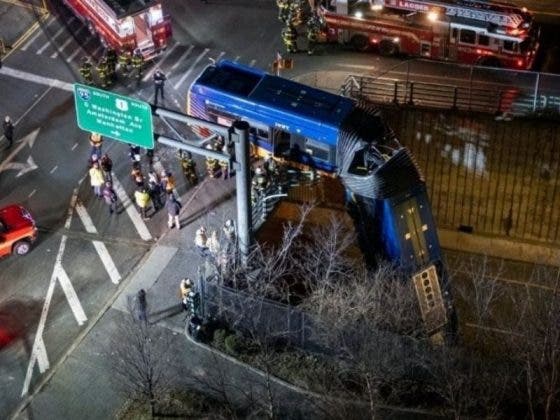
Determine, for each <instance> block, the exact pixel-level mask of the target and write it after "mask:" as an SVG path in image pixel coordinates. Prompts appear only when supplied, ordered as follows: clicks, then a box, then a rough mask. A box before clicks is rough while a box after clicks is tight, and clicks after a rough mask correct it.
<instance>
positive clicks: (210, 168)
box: [206, 144, 218, 178]
mask: <svg viewBox="0 0 560 420" xmlns="http://www.w3.org/2000/svg"><path fill="white" fill-rule="evenodd" d="M206 149H208V150H214V148H213V147H212V145H211V144H208V145H206ZM217 169H218V160H217V159H214V158H211V157H207V158H206V173H207V174H208V176H209V177H210V178H216V171H217Z"/></svg>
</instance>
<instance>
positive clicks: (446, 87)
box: [340, 60, 560, 115]
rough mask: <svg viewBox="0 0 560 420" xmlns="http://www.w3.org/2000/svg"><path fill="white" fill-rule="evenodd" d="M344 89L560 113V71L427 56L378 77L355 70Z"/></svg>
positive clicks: (475, 107)
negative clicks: (464, 62) (468, 63)
mask: <svg viewBox="0 0 560 420" xmlns="http://www.w3.org/2000/svg"><path fill="white" fill-rule="evenodd" d="M413 64H414V65H417V66H418V67H420V65H419V64H421V66H422V72H420V73H413V72H412V71H411V70H412V69H411V65H413ZM434 64H437V65H438V66H439V67H432V66H434ZM432 80H433V81H432ZM447 80H454V81H455V82H454V83H445V81H447ZM442 81H443V82H444V83H441V82H442ZM340 92H341V94H343V95H345V96H350V97H354V98H357V99H366V100H368V101H371V102H376V103H393V104H396V105H415V106H420V107H426V108H437V109H457V110H463V111H476V112H484V113H492V114H495V113H508V114H512V115H529V114H536V113H543V112H544V113H549V114H560V76H559V75H554V74H546V73H536V72H527V71H512V70H506V69H496V68H489V67H477V66H461V65H456V64H448V63H433V62H426V61H425V60H410V61H406V62H403V63H401V64H399V65H397V66H395V67H393V68H391V69H389V70H386V71H385V72H384V73H382V74H380V75H377V76H362V75H349V76H347V78H346V80H345V81H344V83H343V85H342V87H341V89H340Z"/></svg>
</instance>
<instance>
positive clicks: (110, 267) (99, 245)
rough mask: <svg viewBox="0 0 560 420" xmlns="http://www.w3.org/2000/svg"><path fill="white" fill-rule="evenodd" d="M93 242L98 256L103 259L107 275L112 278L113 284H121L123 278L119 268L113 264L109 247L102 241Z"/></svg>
mask: <svg viewBox="0 0 560 420" xmlns="http://www.w3.org/2000/svg"><path fill="white" fill-rule="evenodd" d="M92 242H93V246H94V247H95V250H96V251H97V255H99V258H100V259H101V262H102V263H103V266H104V267H105V270H107V274H109V277H110V278H111V282H113V284H119V281H120V280H121V278H122V277H121V275H120V274H119V270H118V269H117V266H116V265H115V263H114V262H113V259H112V258H111V255H109V251H107V247H106V246H105V244H104V243H103V242H101V241H92Z"/></svg>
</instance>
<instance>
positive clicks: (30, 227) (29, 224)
mask: <svg viewBox="0 0 560 420" xmlns="http://www.w3.org/2000/svg"><path fill="white" fill-rule="evenodd" d="M36 239H37V227H36V226H35V220H33V217H32V216H31V214H30V213H29V212H28V211H27V210H26V209H25V208H23V207H22V206H20V205H18V204H12V205H9V206H7V207H4V208H1V209H0V257H3V256H5V255H9V254H15V255H25V254H27V253H28V252H29V251H30V250H31V244H32V243H33V242H35V240H36Z"/></svg>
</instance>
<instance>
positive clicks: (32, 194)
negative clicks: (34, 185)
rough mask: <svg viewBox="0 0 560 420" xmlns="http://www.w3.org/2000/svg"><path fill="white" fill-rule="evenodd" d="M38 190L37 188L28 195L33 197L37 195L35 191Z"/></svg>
mask: <svg viewBox="0 0 560 420" xmlns="http://www.w3.org/2000/svg"><path fill="white" fill-rule="evenodd" d="M36 192H37V190H33V191H31V192H30V193H29V195H28V196H27V198H31V197H33V196H34V195H35V193H36Z"/></svg>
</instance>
